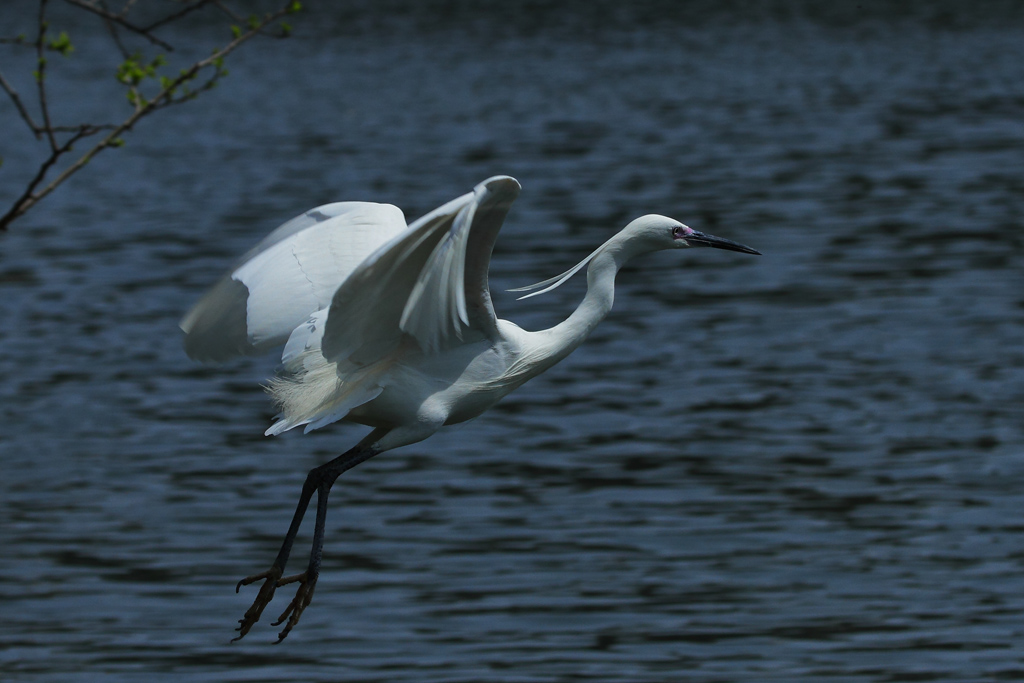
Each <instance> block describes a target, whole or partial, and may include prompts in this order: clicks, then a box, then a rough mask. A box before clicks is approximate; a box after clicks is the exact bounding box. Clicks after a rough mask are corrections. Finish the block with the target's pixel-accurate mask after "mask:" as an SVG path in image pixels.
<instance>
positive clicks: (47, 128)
mask: <svg viewBox="0 0 1024 683" xmlns="http://www.w3.org/2000/svg"><path fill="white" fill-rule="evenodd" d="M46 26H47V24H46V0H39V35H38V37H37V38H36V69H37V71H36V86H37V88H38V90H39V109H40V110H41V111H42V116H43V132H44V133H45V134H46V137H47V139H48V140H49V141H50V150H51V151H53V152H56V151H57V139H56V138H55V137H54V136H53V124H52V123H50V108H49V107H48V106H47V105H46V54H45V53H44V52H43V43H44V42H45V38H46Z"/></svg>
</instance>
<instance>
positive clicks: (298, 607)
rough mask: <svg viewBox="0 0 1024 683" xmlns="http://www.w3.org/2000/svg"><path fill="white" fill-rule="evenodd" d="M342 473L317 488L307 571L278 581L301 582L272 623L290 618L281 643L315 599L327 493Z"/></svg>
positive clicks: (279, 640) (321, 555) (281, 637)
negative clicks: (314, 592) (314, 524)
mask: <svg viewBox="0 0 1024 683" xmlns="http://www.w3.org/2000/svg"><path fill="white" fill-rule="evenodd" d="M350 466H354V465H350ZM346 469H347V468H346ZM340 474H341V472H338V474H335V475H334V476H333V477H332V478H329V479H325V480H324V481H323V483H322V484H321V485H320V486H319V487H318V488H317V491H316V526H314V527H313V547H312V550H311V551H310V553H309V565H307V566H306V571H304V572H302V573H301V574H297V575H295V576H289V577H288V578H286V579H281V580H280V581H278V583H277V585H279V586H284V585H285V584H289V583H293V582H295V581H298V582H299V588H298V590H297V591H295V597H294V598H292V601H291V603H289V604H288V607H287V608H285V610H284V612H282V613H281V616H280V617H278V619H277V621H275V622H274V623H273V624H272V626H279V625H280V624H281V623H283V622H284V620H285V619H288V623H287V624H285V627H284V629H282V631H281V632H280V633H278V634H277V642H279V643H280V642H281V641H282V640H284V639H285V638H286V637H287V636H288V633H289V632H290V631H291V630H292V628H294V626H295V625H296V624H297V623H299V617H301V616H302V612H303V611H304V610H305V609H306V608H307V607H309V603H310V602H312V600H313V589H315V588H316V580H317V579H318V578H319V577H320V562H321V560H322V559H323V555H324V530H325V529H326V527H327V495H328V494H329V493H330V491H331V486H332V485H333V484H334V480H335V479H336V478H337V477H338V475H340ZM289 616H290V618H289Z"/></svg>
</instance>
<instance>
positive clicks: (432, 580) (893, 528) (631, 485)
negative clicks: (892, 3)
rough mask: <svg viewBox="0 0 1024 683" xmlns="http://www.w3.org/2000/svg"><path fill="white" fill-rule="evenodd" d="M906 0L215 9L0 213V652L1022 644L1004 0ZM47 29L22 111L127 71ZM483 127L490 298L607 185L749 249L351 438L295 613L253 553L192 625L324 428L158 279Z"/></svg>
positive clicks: (668, 671) (86, 103) (398, 195)
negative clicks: (181, 62) (307, 594)
mask: <svg viewBox="0 0 1024 683" xmlns="http://www.w3.org/2000/svg"><path fill="white" fill-rule="evenodd" d="M937 7H938V8H937V9H934V8H932V6H927V7H921V8H916V9H915V8H914V7H913V6H911V9H905V8H904V9H901V10H900V11H899V12H882V11H878V10H872V9H871V8H870V7H869V8H868V9H859V10H858V9H855V7H854V6H853V5H850V6H848V7H847V6H844V7H843V8H841V9H836V10H834V11H832V12H831V13H829V11H826V10H823V9H821V8H820V7H819V6H817V5H814V4H808V5H803V6H798V5H792V6H787V5H772V6H770V7H769V6H768V5H767V4H766V5H760V4H758V5H753V6H749V7H748V6H745V5H744V4H742V3H739V4H737V5H735V6H727V7H726V8H725V9H718V10H714V9H713V8H712V7H711V5H708V6H707V7H704V6H703V5H688V6H684V7H677V6H675V5H672V6H670V7H668V6H665V5H663V4H646V5H640V6H638V7H636V8H632V9H630V8H628V7H617V6H613V5H611V4H607V5H605V4H600V5H597V6H595V8H593V9H579V8H570V9H553V8H551V7H533V6H530V5H527V4H524V3H512V4H511V5H508V4H503V5H501V6H500V7H498V6H497V5H494V6H492V7H488V8H486V9H480V8H474V7H471V6H463V5H460V4H457V3H430V4H422V5H414V6H413V8H412V9H409V8H405V7H404V6H403V5H401V4H399V3H392V4H390V5H388V6H383V5H378V6H365V7H363V6H350V7H347V8H344V9H336V10H334V12H335V14H333V15H332V14H330V13H328V12H327V11H326V10H315V9H314V10H312V11H310V12H309V13H307V14H306V15H305V16H303V17H301V18H299V19H298V20H297V21H296V24H297V27H298V30H297V36H296V38H294V39H292V40H289V41H276V42H268V43H264V44H263V45H261V46H258V47H256V48H253V49H248V50H243V51H242V52H240V53H239V54H238V55H237V57H238V58H237V59H236V60H234V62H233V64H231V65H229V66H230V68H231V70H232V73H231V75H230V77H229V78H228V80H227V81H225V82H224V83H223V84H222V86H221V87H220V88H218V89H217V90H216V91H214V92H213V93H210V95H209V96H207V97H204V98H203V99H202V100H201V101H199V102H197V103H194V104H192V105H188V106H185V107H180V108H177V109H174V110H168V111H166V112H163V113H162V114H161V115H159V116H157V117H154V118H153V119H151V120H149V121H146V122H144V123H143V124H142V125H141V126H140V127H139V129H138V131H137V132H135V133H133V134H132V135H131V136H130V137H129V138H128V145H127V147H125V148H124V149H122V150H118V151H115V152H109V153H105V154H104V156H103V157H101V158H99V159H98V160H97V161H96V162H95V164H94V166H93V167H91V168H90V169H88V170H87V171H86V172H85V173H83V174H82V175H80V176H79V177H77V178H76V179H75V180H74V181H73V182H72V183H70V184H69V185H68V186H66V187H64V188H63V189H61V190H60V191H59V192H58V193H57V194H56V195H54V196H53V197H52V198H51V199H49V200H47V201H46V202H45V203H44V204H43V205H41V206H40V207H39V208H38V209H37V210H36V211H34V212H33V213H31V214H29V215H28V216H26V217H25V218H24V219H23V220H21V221H20V222H19V223H16V224H15V225H14V226H12V230H11V232H10V234H8V235H6V236H4V237H2V238H0V316H2V320H3V324H2V326H0V373H2V376H3V377H4V381H3V382H2V383H0V411H2V413H0V419H2V421H3V425H4V429H3V432H2V433H0V466H2V472H3V476H2V477H0V549H2V551H0V612H2V618H0V679H2V680H4V681H21V680H26V681H62V682H63V681H91V680H103V681H138V680H147V681H165V680H166V681H170V680H174V681H178V680H190V681H192V680H194V681H295V680H315V681H389V682H391V681H417V682H419V681H438V682H440V681H490V682H494V681H508V682H516V683H519V682H531V683H533V682H549V681H651V682H661V681H673V680H687V681H690V680H692V681H737V680H749V681H769V680H770V681H907V680H916V681H957V682H963V681H992V680H1017V679H1020V678H1022V677H1024V655H1022V654H1021V652H1022V650H1021V642H1022V638H1024V523H1022V521H1021V511H1022V509H1024V344H1022V340H1024V252H1022V249H1024V232H1022V221H1024V181H1022V178H1024V47H1022V46H1024V41H1021V39H1020V38H1021V35H1022V33H1021V32H1022V29H1024V18H1022V17H1021V16H1020V15H1019V14H1017V13H1015V11H1013V8H1012V7H1010V9H1006V7H1007V6H1002V5H994V4H985V3H975V4H972V5H971V6H970V7H968V6H966V5H959V4H949V5H939V6H937ZM30 10H31V7H29V11H27V12H26V14H28V15H30ZM90 26H91V25H90ZM90 31H92V32H93V33H90ZM101 31H102V29H101V27H99V26H91V28H90V27H84V28H81V29H79V30H78V33H75V34H73V35H72V37H73V38H74V39H76V40H78V41H79V44H80V51H79V54H80V55H84V54H85V53H86V50H87V48H88V47H89V46H90V45H92V44H95V45H97V46H98V45H102V44H103V40H104V37H103V35H102V32H101ZM79 36H80V37H79ZM207 38H208V36H206V35H205V34H202V33H195V34H189V35H179V36H178V37H177V39H178V40H179V41H184V42H185V43H186V44H192V43H189V41H193V42H194V44H195V45H198V46H200V47H202V49H206V47H204V46H206V45H207V43H206V42H203V41H205V40H207ZM90 41H93V42H92V43H90ZM0 54H2V55H4V57H3V59H4V60H16V59H17V58H16V57H15V56H11V51H10V50H9V49H8V48H7V47H4V48H3V52H2V53H0ZM12 63H13V62H12V61H5V62H2V64H3V68H4V72H5V74H7V75H8V77H9V78H12V79H13V78H14V77H15V70H14V69H13V67H8V66H7V65H8V64H12ZM64 68H66V71H65V72H64V74H63V75H58V74H55V76H54V78H55V79H56V80H55V81H54V83H55V85H56V86H58V90H57V92H59V94H60V101H61V102H63V103H64V104H62V105H59V108H61V111H63V112H65V113H67V114H68V115H73V114H76V113H80V112H85V113H87V114H89V115H96V116H97V117H99V115H100V113H101V112H103V111H104V110H105V109H106V108H107V107H109V106H110V105H109V102H110V101H116V102H119V101H121V100H120V99H114V100H110V99H104V98H102V97H99V96H97V95H95V94H94V93H95V91H94V90H93V89H92V88H93V84H95V83H102V82H104V81H109V80H111V77H110V76H111V74H110V73H109V72H108V71H105V70H103V69H98V68H95V67H92V66H90V64H89V62H88V61H87V60H86V59H85V58H84V56H83V57H82V58H80V59H78V60H71V61H69V62H67V64H65V65H64ZM19 84H21V87H22V88H23V89H28V88H30V82H25V81H24V79H23V80H21V81H19ZM113 92H114V93H115V96H116V98H121V97H123V96H122V95H120V94H118V93H117V92H116V90H114V91H113ZM55 97H56V95H55ZM125 106H127V105H125ZM3 107H4V108H0V119H2V121H3V124H2V125H3V126H4V131H5V134H4V139H3V143H2V145H3V150H2V153H3V156H4V160H5V163H4V166H3V168H2V169H0V195H2V196H3V197H5V198H6V197H9V196H11V195H12V194H13V193H14V192H15V191H16V190H19V191H20V185H19V180H18V174H17V171H18V169H19V166H18V165H19V164H23V163H25V162H26V161H27V160H28V159H29V158H30V155H31V154H32V153H33V149H34V147H33V143H31V142H30V141H29V140H27V139H25V136H20V137H19V135H18V134H19V131H18V125H20V123H19V122H18V120H17V119H16V118H15V117H14V114H13V110H12V109H11V107H10V106H9V105H3ZM495 173H508V174H511V175H514V176H516V177H517V178H518V179H519V180H520V181H521V182H522V184H523V193H522V195H521V197H520V199H519V200H518V202H517V203H516V205H515V207H514V208H513V211H512V213H511V215H510V217H509V220H508V222H507V224H506V227H505V230H504V231H503V235H502V238H501V240H500V241H499V243H498V246H497V249H496V253H495V257H494V264H493V270H492V278H491V283H492V287H493V288H494V289H495V290H496V306H497V308H498V311H499V314H500V315H501V316H502V317H506V318H509V319H511V320H514V321H516V322H517V323H519V324H521V325H522V326H524V327H527V328H530V329H536V328H539V327H543V326H547V325H550V324H553V323H554V322H556V321H558V320H560V319H561V318H562V317H564V316H565V315H567V314H568V312H569V311H570V310H571V309H572V307H573V306H574V305H575V304H576V302H577V301H578V300H579V298H580V297H581V295H582V287H583V286H584V283H583V281H582V279H581V280H580V282H575V283H573V284H572V285H567V286H565V287H562V288H561V289H559V290H557V291H555V292H552V293H551V294H548V295H546V296H544V297H542V298H537V299H530V300H528V301H524V302H515V301H514V297H513V296H512V295H510V294H506V293H503V292H499V291H498V290H504V289H506V288H508V287H514V286H518V285H523V284H528V283H530V282H535V281H537V280H540V279H543V278H546V277H550V276H551V275H554V274H556V273H559V272H561V271H562V270H564V269H565V268H567V267H569V266H570V265H572V264H573V263H575V262H576V261H578V260H579V259H580V258H582V257H583V256H584V255H586V254H587V253H589V252H590V250H592V249H593V248H594V247H595V246H596V245H598V244H599V243H601V242H602V241H604V240H605V239H606V238H607V237H609V236H610V235H611V234H613V233H614V231H616V230H617V229H618V228H620V227H621V226H622V225H624V224H625V223H626V222H627V221H628V220H630V219H631V218H633V217H635V216H638V215H640V214H644V213H649V212H655V213H663V214H668V215H672V216H674V217H677V218H679V219H681V220H683V221H684V222H686V223H688V224H689V225H691V226H693V227H695V228H697V229H700V230H706V231H707V232H710V233H713V234H718V235H722V236H724V237H729V238H732V239H735V240H737V241H740V242H743V243H745V244H750V245H751V246H753V247H756V248H758V249H760V250H761V251H763V252H765V256H763V257H760V258H754V257H748V256H743V255H739V254H730V253H725V252H711V251H710V250H695V251H694V252H691V253H683V254H679V253H666V254H660V255H656V256H654V257H651V258H648V259H646V260H643V261H640V262H637V263H635V264H631V265H630V266H629V267H628V268H627V269H626V271H625V272H623V273H622V274H621V275H620V278H619V291H618V292H617V296H616V308H615V310H614V311H613V313H612V315H611V316H610V317H609V318H608V319H607V320H606V321H605V322H604V323H603V324H602V325H601V326H600V327H599V328H598V330H597V331H596V332H595V333H594V335H593V337H592V338H591V339H590V340H589V341H588V343H587V344H586V345H584V346H583V347H582V348H581V349H580V350H579V351H577V352H576V353H575V354H574V355H573V356H572V357H570V358H569V359H568V360H567V361H565V362H564V363H562V364H561V365H560V366H557V367H556V368H555V369H553V370H551V371H549V372H548V373H547V374H546V375H544V376H542V377H540V378H538V379H536V380H534V381H532V382H531V383H530V384H528V385H526V386H524V387H523V388H522V389H520V390H519V391H518V392H516V393H515V394H513V395H512V396H510V397H509V398H508V399H506V400H505V401H504V402H503V403H502V404H500V405H499V406H498V407H497V408H495V409H494V410H492V411H491V412H490V413H489V414H487V415H485V416H484V417H482V418H480V419H478V420H476V421H474V422H471V423H469V424H466V425H464V426H460V427H456V428H452V429H449V430H448V431H446V432H443V433H441V434H438V435H437V436H435V437H433V438H431V439H430V440H429V441H426V442H424V443H420V444H416V445H413V446H409V447H406V448H403V449H400V450H397V451H394V452H389V453H387V454H385V455H383V456H381V457H379V458H376V459H374V460H372V461H370V462H368V463H366V464H365V465H362V466H360V467H358V468H356V469H355V470H353V471H351V472H349V473H347V474H345V476H344V477H343V478H342V479H341V480H340V481H339V484H338V486H336V487H335V492H334V494H333V495H332V509H331V515H330V518H329V523H328V535H327V545H326V554H325V559H324V571H323V574H322V576H321V579H320V583H319V585H318V588H317V592H316V596H315V598H314V602H313V605H312V607H311V608H310V609H309V610H308V611H307V612H306V614H305V615H304V616H303V619H302V622H301V623H300V625H299V626H298V628H297V629H296V631H295V632H293V634H292V635H291V636H290V637H289V638H288V640H287V641H285V642H284V643H283V644H281V645H278V646H271V645H270V642H271V641H272V640H273V638H274V636H275V634H276V632H277V629H274V628H272V627H270V626H269V623H268V621H269V620H270V619H269V618H268V617H273V616H276V612H277V610H278V609H283V608H284V605H285V603H286V602H287V600H286V599H285V595H287V593H286V594H285V595H282V596H280V597H279V598H278V600H279V601H280V605H278V604H277V603H274V604H273V605H272V607H271V608H270V609H269V610H268V612H271V611H273V612H274V613H275V614H273V615H270V614H268V615H267V616H265V617H264V620H263V621H262V622H261V623H260V624H258V625H257V627H256V628H255V629H254V631H253V632H252V633H251V634H250V635H249V636H248V637H247V638H246V639H245V640H244V641H242V642H240V643H236V644H233V645H229V644H228V640H229V638H230V637H231V636H232V631H231V629H232V628H233V626H234V624H235V620H236V619H238V618H239V617H240V616H241V614H242V612H244V610H245V608H246V607H247V606H248V604H249V603H250V601H251V599H252V597H253V595H254V589H249V590H248V591H246V592H243V594H242V595H236V594H235V593H234V591H233V586H234V583H235V581H237V580H238V579H239V578H241V577H242V576H245V575H247V574H249V573H252V572H255V571H259V570H262V569H264V568H265V567H266V566H267V565H268V564H269V563H270V561H271V560H272V558H273V556H274V554H275V553H276V551H277V547H278V543H279V540H280V535H281V534H282V533H283V532H284V530H285V527H286V525H287V521H288V519H289V516H290V514H291V511H292V508H293V505H294V502H295V499H296V496H297V494H298V490H299V487H300V485H301V483H302V481H303V479H304V477H305V473H306V471H307V470H308V469H309V468H310V467H313V466H315V465H316V464H318V463H321V462H324V461H326V460H327V459H329V458H331V457H333V456H334V455H336V454H337V453H339V452H340V451H342V450H345V449H346V448H348V447H349V446H351V445H352V444H353V443H355V441H356V440H357V439H358V438H360V437H361V435H362V433H363V431H362V430H361V429H359V428H356V427H351V426H342V425H335V426H333V427H331V428H329V429H324V430H321V431H319V432H316V433H314V434H311V435H308V436H302V435H299V434H292V433H289V434H287V435H286V436H284V437H281V438H276V439H267V438H264V437H263V436H262V432H263V430H264V429H265V428H266V427H267V425H268V424H269V420H270V417H271V415H272V408H271V406H270V405H269V403H268V401H267V399H266V397H265V396H264V395H263V393H262V392H261V391H260V389H259V382H260V381H261V380H262V379H263V378H265V377H267V376H268V375H270V374H271V373H272V372H273V370H274V367H275V359H274V358H272V357H270V358H265V359H254V360H249V361H242V362H238V363H235V364H232V365H228V366H223V367H202V366H196V365H193V364H192V363H191V362H190V361H189V360H188V359H187V358H186V357H185V356H184V353H183V352H182V351H181V343H180V333H179V331H178V328H177V321H178V319H179V317H180V316H181V315H182V314H183V313H184V312H185V311H186V310H187V308H188V307H189V306H190V305H191V303H192V302H193V301H194V300H195V299H196V298H197V297H198V296H199V295H200V294H201V292H202V291H203V290H204V288H205V287H207V286H208V285H209V284H211V283H212V282H213V281H214V279H215V278H216V277H217V276H218V275H219V274H220V273H221V272H222V271H223V270H224V269H226V268H227V267H228V266H229V265H230V263H231V262H232V260H233V259H234V258H235V256H236V255H238V254H240V253H241V252H243V251H245V250H246V249H247V248H248V247H250V246H251V245H252V244H253V243H255V242H256V241H257V240H259V239H260V238H261V237H262V236H263V235H264V234H265V233H267V232H268V231H269V230H271V229H272V228H273V227H275V226H276V225H278V224H279V223H281V222H283V221H284V220H286V219H288V218H290V217H291V216H293V215H295V214H297V213H300V212H301V211H303V210H305V209H307V208H310V207H312V206H315V205H317V204H320V203H324V202H328V201H337V200H345V199H367V200H374V201H387V202H392V203H396V204H398V205H399V206H401V207H402V208H403V209H404V210H405V211H406V215H407V217H409V218H410V219H411V218H414V217H417V216H418V215H420V214H421V213H423V212H425V211H427V210H429V209H431V208H433V207H434V206H436V205H438V204H441V203H442V202H444V201H446V200H448V199H450V198H452V197H454V196H456V195H458V194H461V193H463V192H465V191H467V190H468V189H469V188H471V187H472V186H473V185H474V184H475V183H476V182H479V181H480V180H482V179H483V178H486V177H488V176H490V175H492V174H495ZM306 539H307V537H306V536H304V537H303V539H302V540H300V546H304V545H305V543H306V542H308V541H307V540H306ZM297 553H298V554H297V556H296V557H297V558H299V559H296V560H295V562H296V566H299V565H301V551H297Z"/></svg>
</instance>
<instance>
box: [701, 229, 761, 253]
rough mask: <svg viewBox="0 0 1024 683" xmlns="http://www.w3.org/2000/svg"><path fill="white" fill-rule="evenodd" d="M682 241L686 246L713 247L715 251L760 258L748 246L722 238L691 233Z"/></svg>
mask: <svg viewBox="0 0 1024 683" xmlns="http://www.w3.org/2000/svg"><path fill="white" fill-rule="evenodd" d="M683 239H685V240H686V242H687V244H689V245H690V246H693V247H714V248H715V249H726V250H728V251H741V252H743V253H744V254H757V255H758V256H761V252H759V251H758V250H757V249H751V248H750V247H748V246H745V245H743V244H740V243H739V242H733V241H732V240H727V239H725V238H724V237H715V236H714V235H705V234H704V233H702V232H697V231H696V230H694V231H693V234H692V235H687V236H686V237H684V238H683Z"/></svg>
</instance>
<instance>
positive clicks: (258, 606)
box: [231, 566, 281, 643]
mask: <svg viewBox="0 0 1024 683" xmlns="http://www.w3.org/2000/svg"><path fill="white" fill-rule="evenodd" d="M280 578H281V568H280V567H276V566H275V567H271V568H270V569H268V570H266V571H265V572H260V573H259V574H253V575H252V576H247V577H245V578H244V579H242V580H241V581H239V582H238V583H237V584H236V585H235V592H236V593H237V592H238V591H239V590H240V589H241V588H242V586H248V585H249V584H251V583H256V582H257V581H260V580H263V585H262V586H260V592H259V593H257V594H256V599H255V600H253V602H252V606H251V607H249V609H247V610H246V611H245V614H244V615H243V616H242V618H241V619H239V620H238V624H239V625H238V628H237V629H235V630H236V631H238V636H237V637H235V638H232V639H231V642H232V643H233V642H235V641H236V640H241V639H242V638H244V637H245V634H247V633H248V632H249V630H250V629H252V627H253V625H254V624H255V623H256V622H257V621H259V620H260V615H262V614H263V610H264V609H265V608H266V606H267V605H268V604H270V601H271V600H273V599H274V591H275V590H277V586H278V581H279V580H280Z"/></svg>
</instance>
